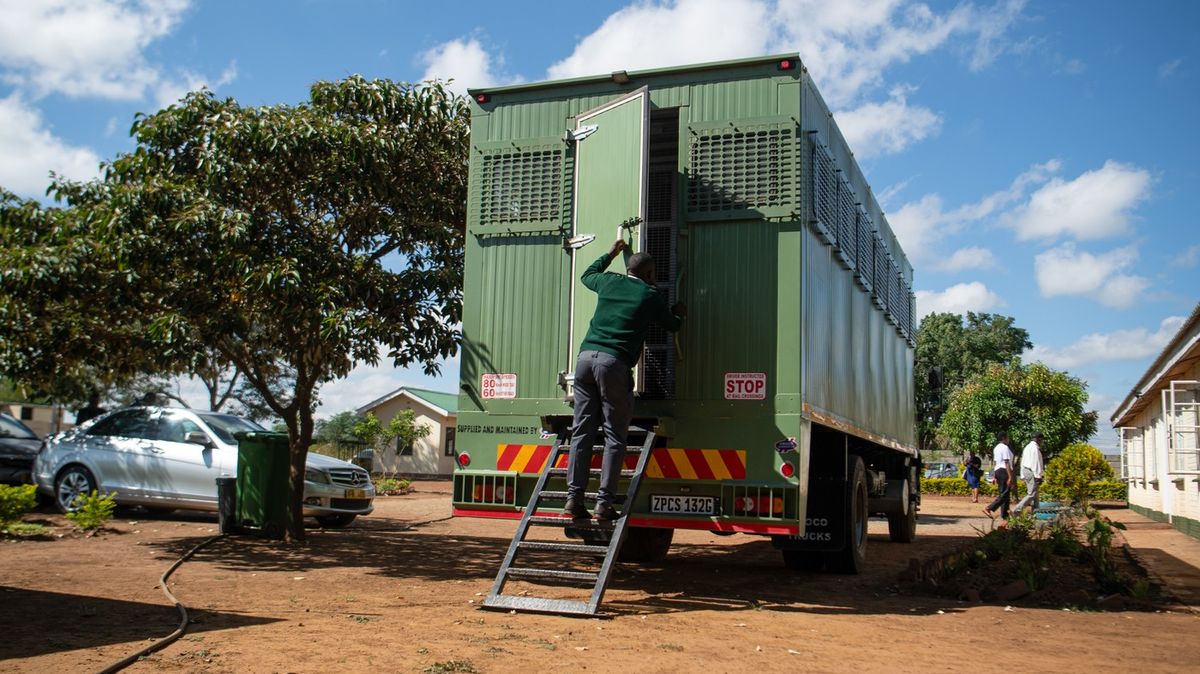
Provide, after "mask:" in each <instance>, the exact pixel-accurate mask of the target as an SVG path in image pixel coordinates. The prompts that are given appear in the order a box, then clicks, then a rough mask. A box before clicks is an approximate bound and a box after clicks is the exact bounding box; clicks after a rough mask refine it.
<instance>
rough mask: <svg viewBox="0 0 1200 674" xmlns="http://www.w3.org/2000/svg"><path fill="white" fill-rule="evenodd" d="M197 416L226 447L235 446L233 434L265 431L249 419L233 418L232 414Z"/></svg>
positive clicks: (235, 439)
mask: <svg viewBox="0 0 1200 674" xmlns="http://www.w3.org/2000/svg"><path fill="white" fill-rule="evenodd" d="M197 416H199V417H200V419H201V421H203V422H204V423H206V424H208V427H209V428H211V429H212V430H213V433H216V434H217V437H219V438H220V439H221V442H224V443H225V444H227V445H236V444H237V438H234V437H233V434H234V433H242V432H248V431H265V430H267V429H265V428H263V427H262V426H259V425H258V424H256V423H254V422H253V421H250V420H249V419H243V418H241V417H235V416H233V415H232V414H198V415H197Z"/></svg>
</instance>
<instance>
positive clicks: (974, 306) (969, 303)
mask: <svg viewBox="0 0 1200 674" xmlns="http://www.w3.org/2000/svg"><path fill="white" fill-rule="evenodd" d="M915 294H916V296H917V316H918V318H924V317H925V316H927V315H929V314H932V313H943V312H949V313H955V314H965V313H966V312H968V311H976V312H979V311H988V310H989V309H993V308H995V307H1002V306H1004V305H1005V303H1004V300H1003V299H1001V297H1000V296H999V295H997V294H996V293H994V292H992V291H991V290H988V287H987V286H985V285H984V284H982V283H980V282H979V281H972V282H971V283H958V284H955V285H952V286H950V287H949V288H946V289H945V290H943V291H941V292H933V291H929V290H918V291H917V292H916V293H915Z"/></svg>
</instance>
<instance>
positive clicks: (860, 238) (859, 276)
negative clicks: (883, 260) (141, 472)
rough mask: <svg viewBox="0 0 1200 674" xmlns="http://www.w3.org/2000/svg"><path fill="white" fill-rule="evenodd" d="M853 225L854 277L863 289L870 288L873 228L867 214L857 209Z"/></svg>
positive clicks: (873, 249)
mask: <svg viewBox="0 0 1200 674" xmlns="http://www.w3.org/2000/svg"><path fill="white" fill-rule="evenodd" d="M855 225H856V226H857V229H858V232H857V241H856V243H857V244H858V255H857V256H856V258H855V261H856V262H857V264H858V266H857V267H856V268H855V270H854V279H855V280H856V281H858V285H859V286H861V287H862V289H863V290H866V291H868V292H869V291H870V290H871V273H872V270H873V266H874V264H875V256H874V251H875V240H874V238H873V237H872V236H871V233H872V232H874V231H875V228H874V227H872V226H871V220H870V218H868V217H867V214H866V213H864V212H863V211H862V210H861V209H859V210H858V211H857V212H856V213H855Z"/></svg>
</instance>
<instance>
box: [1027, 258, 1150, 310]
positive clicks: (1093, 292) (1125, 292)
mask: <svg viewBox="0 0 1200 674" xmlns="http://www.w3.org/2000/svg"><path fill="white" fill-rule="evenodd" d="M1137 258H1138V253H1137V249H1136V248H1135V247H1133V246H1126V247H1124V248H1117V249H1115V250H1111V251H1109V252H1107V253H1102V254H1099V255H1093V254H1091V253H1088V252H1081V251H1076V250H1075V246H1074V245H1073V244H1069V243H1068V244H1064V245H1062V246H1059V247H1057V248H1052V249H1050V250H1048V251H1046V252H1044V253H1039V254H1038V255H1037V257H1035V258H1034V271H1035V275H1036V276H1037V283H1038V288H1040V289H1041V291H1042V295H1043V296H1044V297H1056V296H1059V295H1083V296H1085V297H1090V298H1092V299H1094V300H1096V301H1097V302H1100V303H1101V304H1104V305H1106V306H1109V307H1113V308H1114V309H1127V308H1129V307H1131V306H1133V304H1134V302H1136V301H1137V299H1138V297H1140V296H1141V294H1142V292H1143V291H1145V290H1146V288H1148V287H1149V286H1150V282H1149V281H1148V280H1146V279H1145V278H1143V277H1141V276H1134V275H1129V274H1122V273H1121V272H1122V271H1123V270H1124V269H1126V268H1128V267H1130V266H1132V265H1133V263H1134V262H1136V261H1137Z"/></svg>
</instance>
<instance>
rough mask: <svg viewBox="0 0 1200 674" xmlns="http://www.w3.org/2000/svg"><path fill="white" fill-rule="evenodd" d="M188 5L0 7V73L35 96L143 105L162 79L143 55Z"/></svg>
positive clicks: (141, 0)
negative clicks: (91, 98) (142, 100)
mask: <svg viewBox="0 0 1200 674" xmlns="http://www.w3.org/2000/svg"><path fill="white" fill-rule="evenodd" d="M189 4H190V2H189V0H43V1H41V2H29V1H28V0H0V16H3V17H4V20H3V21H0V66H2V67H3V68H4V70H5V72H4V79H5V81H7V82H8V83H9V84H12V85H15V86H18V87H20V88H22V89H25V90H29V91H32V92H33V93H34V94H36V95H38V96H42V95H46V94H49V93H54V92H57V93H62V94H66V95H67V96H75V97H78V96H96V97H100V98H111V99H121V100H137V99H140V98H141V97H142V96H143V95H144V93H145V92H146V91H147V89H150V88H152V87H153V86H155V85H156V83H157V82H158V81H159V79H160V74H159V72H158V70H157V68H155V67H153V66H152V65H150V64H149V63H147V62H146V59H145V57H144V56H143V54H142V51H143V50H144V49H145V48H146V47H147V45H149V44H150V43H151V42H154V41H155V40H157V39H159V38H162V37H163V36H165V35H167V34H169V33H170V32H171V30H172V29H174V27H175V26H176V24H177V23H178V22H179V20H180V19H181V18H182V16H183V14H184V12H185V11H186V10H187V8H188V6H189Z"/></svg>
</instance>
